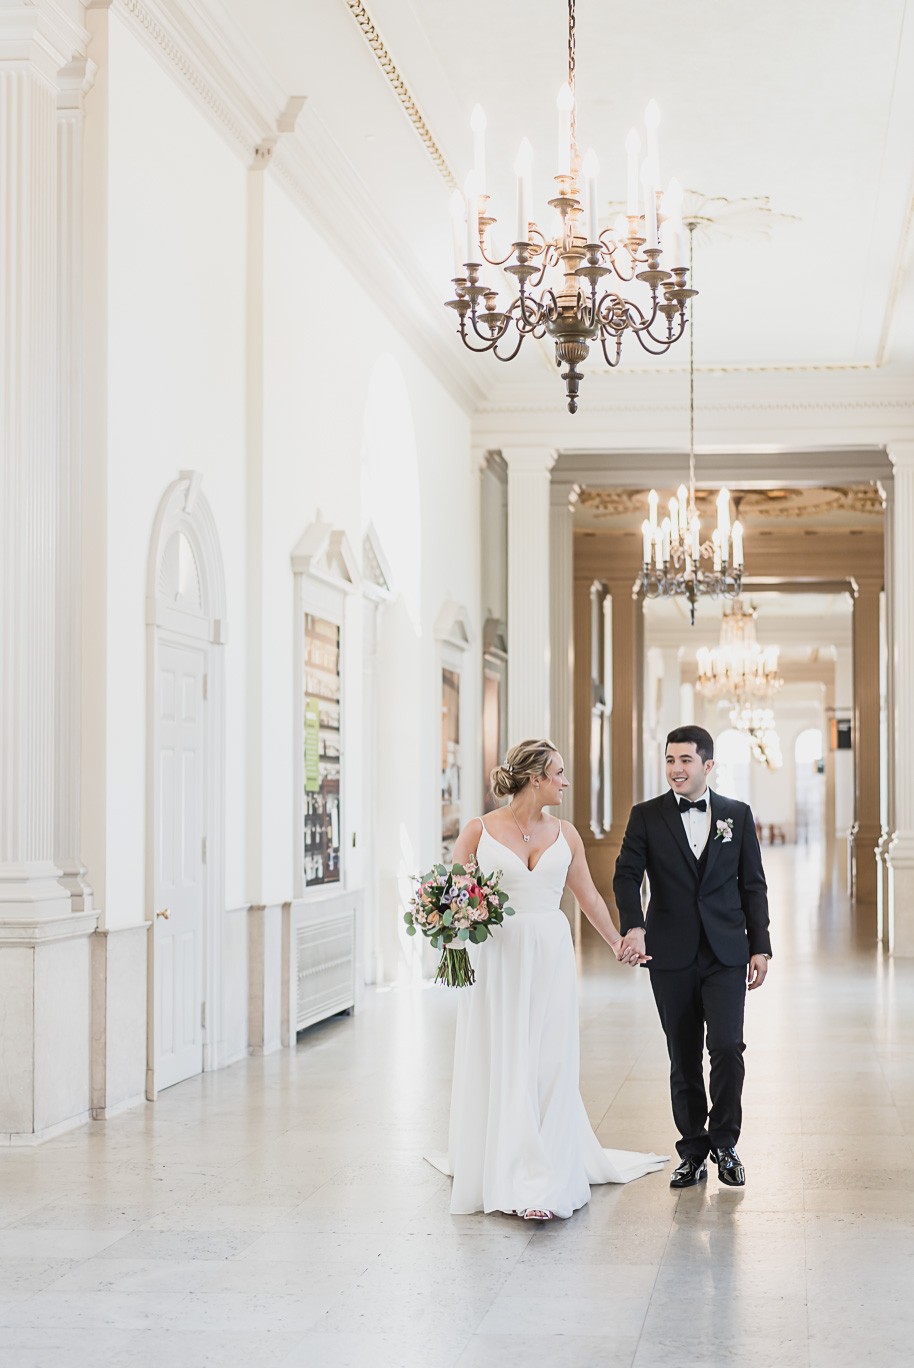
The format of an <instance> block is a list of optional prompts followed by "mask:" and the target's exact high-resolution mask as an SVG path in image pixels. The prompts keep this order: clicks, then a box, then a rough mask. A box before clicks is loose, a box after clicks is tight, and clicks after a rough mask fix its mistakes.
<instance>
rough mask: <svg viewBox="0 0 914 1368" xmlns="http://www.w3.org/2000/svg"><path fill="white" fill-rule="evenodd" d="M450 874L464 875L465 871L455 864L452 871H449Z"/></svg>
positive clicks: (461, 866)
mask: <svg viewBox="0 0 914 1368" xmlns="http://www.w3.org/2000/svg"><path fill="white" fill-rule="evenodd" d="M451 873H453V874H465V873H466V870H465V869H464V867H463V865H461V864H455V865H454V868H453V870H452V871H451Z"/></svg>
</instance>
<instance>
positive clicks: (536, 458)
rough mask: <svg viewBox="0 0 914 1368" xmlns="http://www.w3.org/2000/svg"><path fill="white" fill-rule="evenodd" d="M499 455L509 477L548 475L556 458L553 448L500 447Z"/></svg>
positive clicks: (556, 454) (556, 453)
mask: <svg viewBox="0 0 914 1368" xmlns="http://www.w3.org/2000/svg"><path fill="white" fill-rule="evenodd" d="M501 454H502V457H503V458H504V460H505V462H506V464H507V467H508V473H509V475H512V474H521V473H523V474H527V473H529V474H537V473H542V474H544V475H548V474H549V472H550V470H551V469H552V467H553V466H554V465H555V462H556V458H557V457H558V452H557V451H556V449H555V447H529V446H525V447H502V449H501Z"/></svg>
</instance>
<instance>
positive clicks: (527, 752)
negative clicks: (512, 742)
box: [489, 740, 558, 798]
mask: <svg viewBox="0 0 914 1368" xmlns="http://www.w3.org/2000/svg"><path fill="white" fill-rule="evenodd" d="M557 754H558V751H557V750H556V748H555V746H554V745H553V744H552V742H551V741H546V740H539V741H521V742H520V743H519V744H518V745H516V746H512V747H511V749H510V750H509V751H508V754H507V755H506V756H505V758H504V762H503V763H502V764H501V765H496V766H495V768H494V769H493V771H492V773H491V774H490V775H489V783H490V784H491V785H492V792H493V793H494V794H495V797H496V798H507V797H509V796H510V795H511V794H513V793H519V792H520V790H521V789H522V788H523V787H524V786H525V785H526V784H528V783H529V782H530V780H531V779H533V778H536V777H537V776H539V775H544V774H545V773H546V768H547V766H548V764H549V761H550V760H551V759H552V757H553V755H557Z"/></svg>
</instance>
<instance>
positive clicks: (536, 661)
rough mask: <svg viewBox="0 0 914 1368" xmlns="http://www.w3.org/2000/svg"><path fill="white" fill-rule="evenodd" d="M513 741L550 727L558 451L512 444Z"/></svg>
mask: <svg viewBox="0 0 914 1368" xmlns="http://www.w3.org/2000/svg"><path fill="white" fill-rule="evenodd" d="M502 454H503V456H504V458H505V461H506V462H507V465H508V744H509V745H511V746H513V745H516V744H517V742H518V741H523V740H524V739H525V738H526V737H537V736H548V735H549V727H550V708H549V683H550V656H551V650H550V639H549V608H550V593H549V532H550V528H549V472H550V470H551V469H552V465H553V462H554V461H555V452H554V451H552V450H550V449H547V448H544V447H507V448H504V449H503V451H502Z"/></svg>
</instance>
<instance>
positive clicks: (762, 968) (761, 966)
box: [749, 955, 768, 993]
mask: <svg viewBox="0 0 914 1368" xmlns="http://www.w3.org/2000/svg"><path fill="white" fill-rule="evenodd" d="M767 973H768V961H767V960H766V959H765V956H764V955H753V956H752V958H751V959H750V961H749V992H750V993H751V992H752V989H753V988H761V986H762V984H763V983H764V982H765V975H766V974H767Z"/></svg>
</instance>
